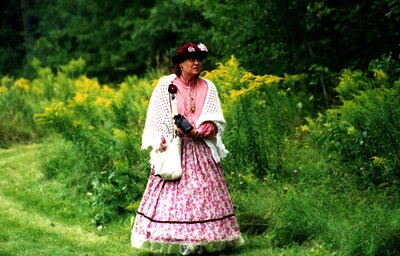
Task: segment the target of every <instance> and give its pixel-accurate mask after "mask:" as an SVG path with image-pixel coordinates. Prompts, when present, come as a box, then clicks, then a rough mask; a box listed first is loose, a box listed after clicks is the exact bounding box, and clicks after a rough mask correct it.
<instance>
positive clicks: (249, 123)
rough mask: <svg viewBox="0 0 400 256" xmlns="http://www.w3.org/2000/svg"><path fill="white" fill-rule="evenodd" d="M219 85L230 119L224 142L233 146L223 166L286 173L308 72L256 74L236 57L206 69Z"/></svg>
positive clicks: (260, 172)
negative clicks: (300, 91) (301, 89)
mask: <svg viewBox="0 0 400 256" xmlns="http://www.w3.org/2000/svg"><path fill="white" fill-rule="evenodd" d="M205 77H206V78H209V79H210V80H212V81H213V82H214V83H215V84H216V85H217V87H218V89H219V92H220V95H221V101H222V104H223V109H224V114H225V118H226V121H227V127H226V133H225V143H226V146H227V148H228V149H229V150H230V154H229V155H228V158H227V160H226V161H225V166H226V168H228V169H229V170H232V171H235V172H236V171H238V172H241V173H246V172H248V171H250V172H251V173H253V174H254V175H255V176H256V177H257V178H259V179H260V180H262V179H263V177H264V176H266V175H267V174H268V173H272V174H274V175H280V174H282V171H283V169H284V162H283V159H284V154H285V150H286V140H287V138H288V136H289V135H290V134H292V133H293V132H294V130H295V127H296V126H298V125H300V124H301V123H302V121H303V115H305V113H306V111H305V109H307V108H309V105H311V102H310V100H308V98H309V97H310V96H308V97H304V95H300V96H299V94H297V93H296V89H297V88H296V87H298V84H301V83H304V78H305V77H304V76H300V75H298V76H289V75H286V76H285V78H281V77H277V76H272V75H264V76H257V75H253V74H252V73H250V72H247V71H246V70H244V69H243V68H241V67H240V66H239V63H238V62H237V60H236V59H235V58H234V57H232V58H231V59H230V60H229V61H228V62H226V64H219V66H218V68H217V69H215V70H213V71H211V72H209V73H206V75H205Z"/></svg>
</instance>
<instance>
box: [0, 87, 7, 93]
mask: <svg viewBox="0 0 400 256" xmlns="http://www.w3.org/2000/svg"><path fill="white" fill-rule="evenodd" d="M5 91H7V88H6V87H5V86H1V85H0V95H2V94H3V93H4V92H5Z"/></svg>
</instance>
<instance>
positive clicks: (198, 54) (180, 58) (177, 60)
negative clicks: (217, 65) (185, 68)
mask: <svg viewBox="0 0 400 256" xmlns="http://www.w3.org/2000/svg"><path fill="white" fill-rule="evenodd" d="M206 57H207V52H206V51H197V52H184V53H181V54H176V55H175V56H173V57H172V63H174V64H177V63H182V62H183V61H185V60H186V59H189V58H199V59H201V60H204V59H205V58H206Z"/></svg>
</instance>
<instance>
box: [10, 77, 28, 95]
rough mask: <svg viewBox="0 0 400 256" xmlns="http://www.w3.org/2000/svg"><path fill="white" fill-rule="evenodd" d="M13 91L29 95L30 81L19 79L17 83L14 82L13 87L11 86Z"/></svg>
mask: <svg viewBox="0 0 400 256" xmlns="http://www.w3.org/2000/svg"><path fill="white" fill-rule="evenodd" d="M11 90H14V91H18V92H24V93H29V91H30V86H29V80H28V79H25V78H20V79H18V80H17V81H15V82H14V84H13V86H11Z"/></svg>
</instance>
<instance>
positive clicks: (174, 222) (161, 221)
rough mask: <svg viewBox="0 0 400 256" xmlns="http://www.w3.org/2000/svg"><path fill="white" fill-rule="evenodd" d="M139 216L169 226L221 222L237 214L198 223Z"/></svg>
mask: <svg viewBox="0 0 400 256" xmlns="http://www.w3.org/2000/svg"><path fill="white" fill-rule="evenodd" d="M137 214H139V215H142V216H143V217H145V218H146V219H148V220H150V221H151V222H157V223H169V224H198V223H206V222H214V221H220V220H224V219H227V218H230V217H233V216H235V214H234V213H232V214H229V215H226V216H224V217H221V218H217V219H209V220H198V221H171V220H155V219H152V218H150V217H148V216H146V215H144V213H141V212H138V213H137Z"/></svg>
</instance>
